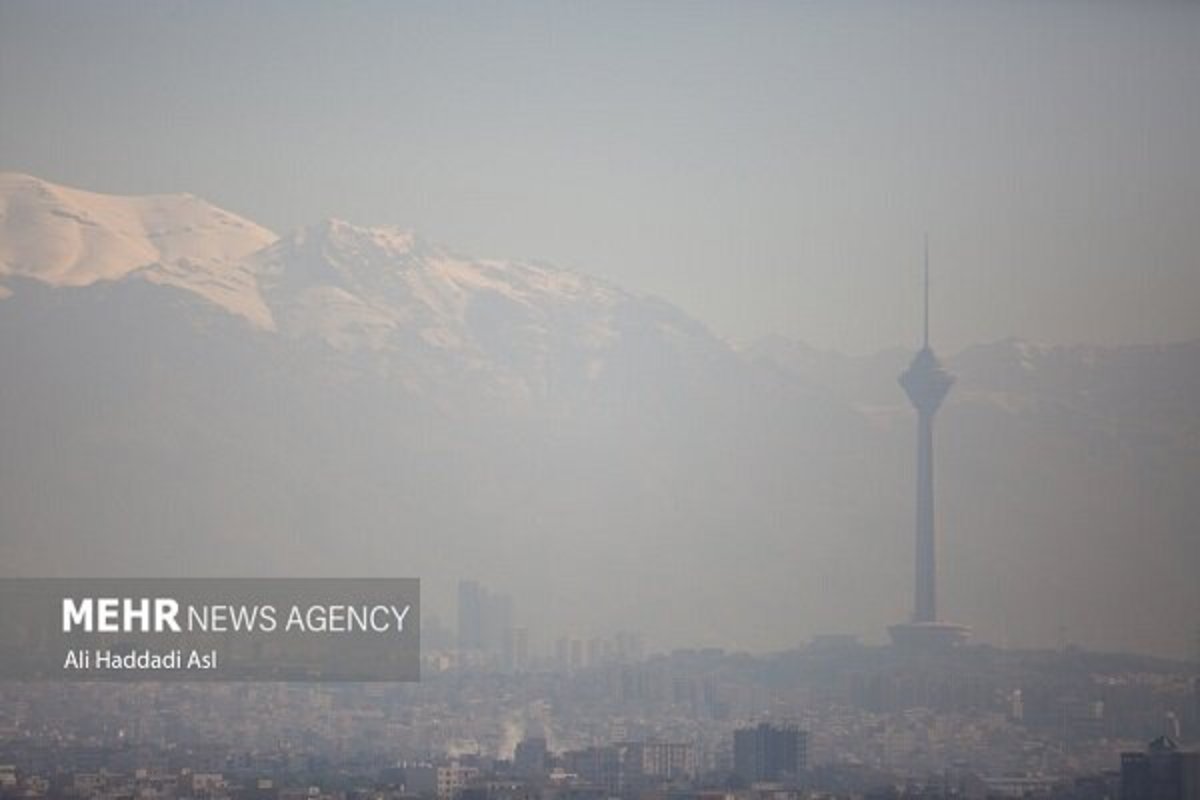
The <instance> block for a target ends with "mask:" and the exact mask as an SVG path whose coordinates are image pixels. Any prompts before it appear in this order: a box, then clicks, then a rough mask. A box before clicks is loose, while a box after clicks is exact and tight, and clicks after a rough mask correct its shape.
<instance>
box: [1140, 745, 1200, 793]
mask: <svg viewBox="0 0 1200 800" xmlns="http://www.w3.org/2000/svg"><path fill="white" fill-rule="evenodd" d="M1121 800H1200V753H1194V752H1184V751H1182V750H1180V749H1179V746H1178V745H1176V744H1175V741H1174V740H1173V739H1171V738H1169V737H1167V736H1160V737H1158V738H1157V739H1155V740H1154V741H1152V742H1151V743H1150V745H1149V746H1148V747H1147V748H1146V752H1144V753H1122V754H1121Z"/></svg>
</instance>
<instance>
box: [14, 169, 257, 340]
mask: <svg viewBox="0 0 1200 800" xmlns="http://www.w3.org/2000/svg"><path fill="white" fill-rule="evenodd" d="M274 240H275V234H273V233H271V231H269V230H267V229H266V228H263V227H262V226H260V225H256V224H255V223H253V222H250V221H249V220H246V219H243V218H241V217H239V216H237V215H235V214H231V213H230V212H228V211H224V210H222V209H220V208H217V207H216V206H214V205H212V204H211V203H207V202H205V201H203V200H201V199H200V198H198V197H195V196H193V195H189V194H168V195H149V196H145V197H122V196H118V195H109V194H99V193H96V192H86V191H83V190H80V189H71V188H67V187H65V186H58V185H56V184H53V183H50V182H49V181H44V180H40V179H38V178H34V177H31V176H29V175H21V174H18V173H11V172H6V173H0V294H8V293H9V292H11V286H8V285H6V284H8V283H9V281H8V280H7V279H10V278H13V277H23V278H31V279H33V280H37V281H40V282H42V283H45V284H48V285H50V286H58V287H63V286H89V285H91V284H94V283H96V282H98V281H116V280H125V279H134V280H146V281H150V282H152V283H158V284H163V285H168V286H176V287H179V288H181V289H184V290H186V291H189V292H194V293H195V294H197V295H199V296H201V297H204V298H205V299H207V300H209V301H211V302H213V303H216V304H217V305H219V306H221V307H222V308H225V309H226V310H228V311H230V312H232V313H235V314H240V315H242V316H244V317H246V318H247V319H248V320H250V321H251V322H252V323H254V324H256V325H259V326H267V325H269V322H270V315H269V313H268V312H267V311H266V309H265V308H264V307H263V305H262V302H261V299H260V298H259V297H258V294H257V291H256V289H255V281H254V278H253V276H252V275H251V274H250V273H249V272H248V271H247V269H246V267H245V266H244V265H242V264H241V260H242V259H243V258H245V257H246V256H248V255H250V254H251V253H253V252H255V251H257V250H260V249H261V248H263V247H265V246H266V245H268V244H270V243H271V242H272V241H274Z"/></svg>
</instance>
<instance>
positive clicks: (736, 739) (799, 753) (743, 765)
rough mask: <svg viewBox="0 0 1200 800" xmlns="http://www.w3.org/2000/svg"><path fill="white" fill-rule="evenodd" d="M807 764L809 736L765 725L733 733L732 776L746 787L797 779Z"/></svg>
mask: <svg viewBox="0 0 1200 800" xmlns="http://www.w3.org/2000/svg"><path fill="white" fill-rule="evenodd" d="M807 763H808V734H807V733H806V732H804V731H802V730H800V729H799V728H797V727H796V726H794V725H772V724H770V723H766V722H762V723H759V724H758V725H756V726H755V727H753V728H741V729H739V730H736V731H734V733H733V772H734V774H735V775H737V777H738V778H740V779H741V780H742V781H744V782H745V783H747V784H751V783H760V782H777V781H782V780H785V779H786V778H795V777H796V776H797V775H799V774H800V772H801V771H802V770H803V769H804V768H805V767H806V766H807Z"/></svg>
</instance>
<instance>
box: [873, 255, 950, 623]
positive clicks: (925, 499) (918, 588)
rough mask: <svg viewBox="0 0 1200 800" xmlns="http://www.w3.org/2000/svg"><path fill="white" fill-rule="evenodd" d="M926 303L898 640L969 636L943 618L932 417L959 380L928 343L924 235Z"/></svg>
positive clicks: (911, 369)
mask: <svg viewBox="0 0 1200 800" xmlns="http://www.w3.org/2000/svg"><path fill="white" fill-rule="evenodd" d="M924 277H925V281H924V285H925V304H924V326H923V334H922V339H921V349H920V350H919V351H918V352H917V355H916V357H914V358H913V360H912V363H911V364H909V366H908V369H907V370H905V371H904V372H903V373H902V374H901V375H900V385H901V386H902V387H904V391H905V392H906V393H907V394H908V399H909V401H910V402H911V403H912V404H913V408H915V409H916V410H917V537H916V538H917V542H916V543H917V547H916V556H917V557H916V580H915V582H914V586H913V615H912V621H911V622H910V623H908V624H904V625H894V626H892V628H891V629H890V631H891V634H892V639H893V640H894V641H895V642H896V643H897V644H902V643H903V644H909V643H913V644H944V645H948V644H956V643H958V642H961V641H963V640H965V639H966V638H967V636H968V635H969V630H968V629H967V628H965V627H964V626H962V625H954V624H952V623H945V622H938V613H937V555H936V541H937V540H936V538H935V536H934V520H933V418H934V415H936V414H937V410H938V409H939V408H941V405H942V401H943V400H945V399H946V395H947V394H949V392H950V387H951V386H953V385H954V376H953V375H951V374H950V372H949V371H948V370H947V369H946V368H945V367H944V366H942V362H940V361H939V360H938V358H937V356H936V355H934V353H933V350H932V349H931V348H930V346H929V238H928V237H926V239H925V276H924Z"/></svg>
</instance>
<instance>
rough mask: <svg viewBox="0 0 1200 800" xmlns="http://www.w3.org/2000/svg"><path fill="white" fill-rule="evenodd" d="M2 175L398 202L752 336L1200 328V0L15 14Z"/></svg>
mask: <svg viewBox="0 0 1200 800" xmlns="http://www.w3.org/2000/svg"><path fill="white" fill-rule="evenodd" d="M0 168H3V169H11V170H19V171H24V172H31V173H33V174H36V175H39V176H41V177H45V178H48V179H51V180H55V181H58V182H62V183H67V184H71V185H77V186H82V187H85V188H91V189H96V190H101V191H111V192H118V193H141V192H168V191H170V192H173V191H190V192H193V193H195V194H198V195H201V196H204V197H206V198H208V199H210V200H212V201H213V202H215V203H217V204H219V205H222V206H224V207H227V208H230V209H231V210H234V211H237V212H240V213H242V214H245V215H247V216H249V217H252V218H253V219H255V220H258V221H260V222H262V223H264V224H267V225H269V226H272V227H274V228H276V229H279V230H283V229H286V228H289V227H291V226H295V225H299V224H304V223H309V222H313V221H316V220H318V219H320V218H323V217H326V216H339V217H344V218H347V219H351V220H354V221H359V222H364V223H395V224H399V225H402V226H405V227H412V228H416V229H417V230H419V231H421V232H423V233H424V234H425V235H426V236H428V237H429V238H432V239H435V240H438V241H441V242H444V243H447V244H450V245H452V246H455V247H457V248H459V249H461V250H463V251H466V252H470V253H473V254H478V255H491V256H522V257H532V258H541V259H545V260H549V261H552V262H555V263H557V264H560V265H562V266H569V267H574V268H577V269H580V270H583V271H587V272H590V273H594V274H597V275H600V276H604V277H607V278H609V279H611V280H613V281H616V282H618V283H620V284H622V285H625V286H627V287H629V288H631V289H634V290H636V291H640V292H650V293H654V294H658V295H661V296H663V297H665V298H667V299H669V300H672V301H674V302H676V303H678V304H679V305H681V306H683V307H684V308H685V309H687V310H688V311H690V312H692V313H693V314H695V315H696V316H698V317H699V318H701V319H703V320H704V321H706V322H708V323H709V324H710V325H711V326H712V327H713V329H714V330H716V331H717V332H718V333H720V334H722V335H724V336H727V337H729V338H731V339H734V340H738V341H741V340H746V339H749V338H753V337H755V336H758V335H761V334H764V333H768V332H780V333H785V334H788V335H791V336H796V337H800V338H802V339H804V340H807V341H809V342H811V343H812V344H815V345H817V346H822V347H832V348H836V349H840V350H845V351H850V352H858V351H865V350H872V349H876V348H880V347H885V346H891V345H897V344H898V345H904V346H911V345H912V344H913V343H914V341H915V339H916V336H917V332H918V319H919V314H918V309H917V296H918V291H917V286H918V270H919V261H920V240H921V236H922V233H923V232H924V231H925V230H928V231H929V232H930V234H931V237H932V241H933V257H934V261H933V263H934V270H935V292H934V296H935V302H936V303H937V307H936V309H935V314H934V333H935V338H936V340H937V341H938V342H939V343H940V344H941V346H942V348H943V349H945V350H953V349H956V348H958V347H960V346H962V345H964V344H967V343H969V342H974V341H980V340H988V339H994V338H999V337H1003V336H1008V335H1019V336H1023V337H1028V338H1033V339H1038V340H1043V341H1048V342H1074V341H1096V342H1134V341H1157V340H1171V339H1181V338H1191V337H1197V336H1200V3H1195V2H1179V3H1160V4H1155V3H1147V2H1128V3H1102V2H1025V3H1018V2H1004V3H1001V2H994V3H982V2H961V1H960V0H955V1H954V2H944V3H919V2H895V3H884V2H878V3H854V2H827V3H800V2H795V3H749V2H746V3H742V2H738V3H734V2H728V3H694V2H687V3H665V2H664V3H654V4H649V3H646V4H636V5H634V4H628V5H627V4H622V3H616V2H592V3H572V2H547V3H497V2H486V3H485V2H480V3H443V2H437V3H435V2H429V3H410V4H403V3H391V2H388V3H382V2H381V3H354V4H334V3H326V4H316V3H312V4H308V3H297V2H291V1H289V2H278V3H268V2H250V3H245V2H226V3H157V4H150V3H130V4H122V3H104V4H100V3H83V2H78V3H62V2H37V3H34V2H29V3H14V2H8V1H7V0H0Z"/></svg>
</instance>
